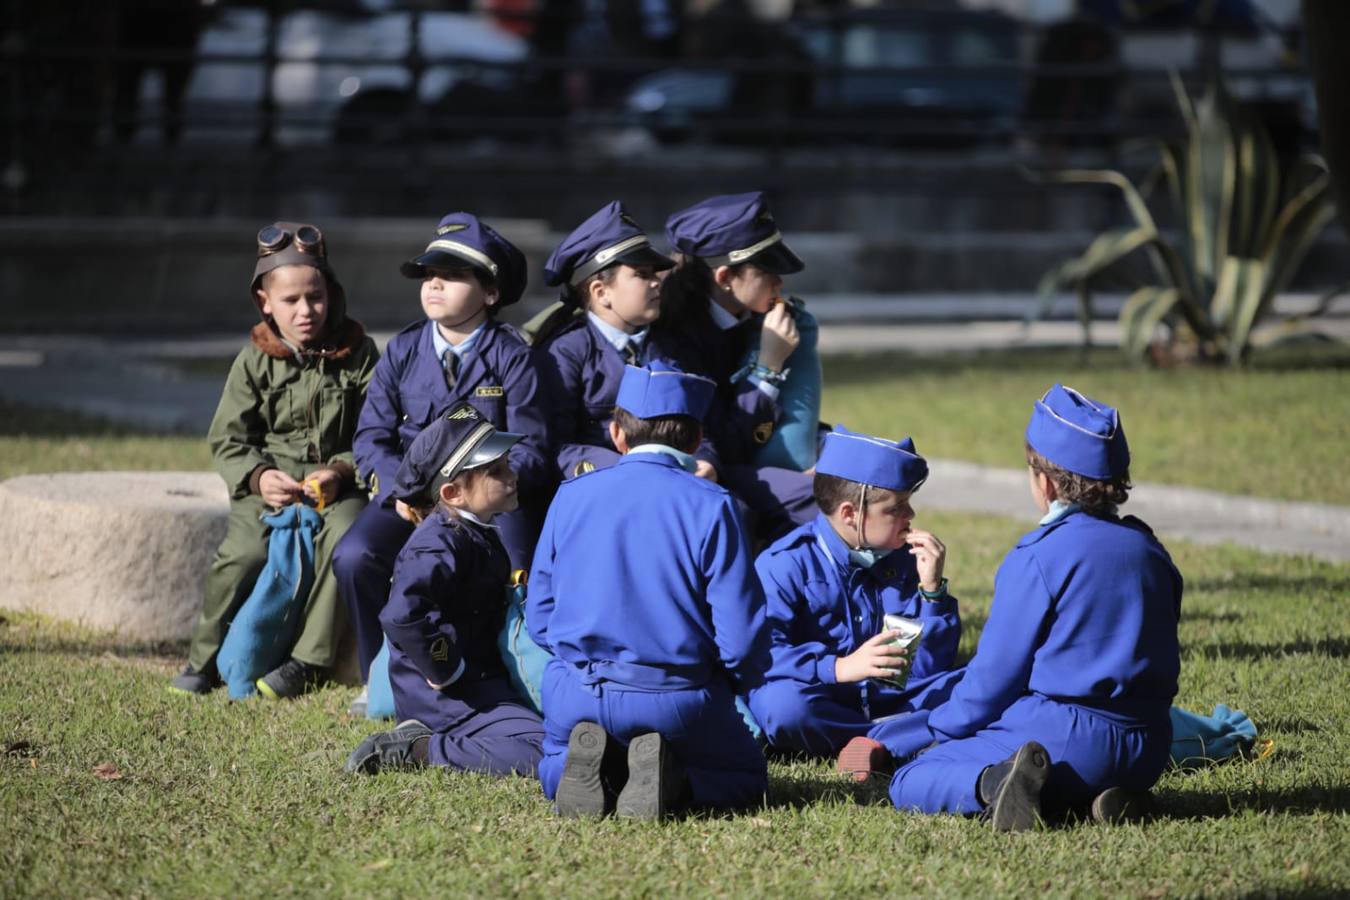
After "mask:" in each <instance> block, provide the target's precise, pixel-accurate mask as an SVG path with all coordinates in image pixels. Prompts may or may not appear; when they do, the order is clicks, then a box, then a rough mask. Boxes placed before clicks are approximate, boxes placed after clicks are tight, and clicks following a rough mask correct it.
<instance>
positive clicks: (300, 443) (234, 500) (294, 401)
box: [171, 222, 379, 699]
mask: <svg viewBox="0 0 1350 900" xmlns="http://www.w3.org/2000/svg"><path fill="white" fill-rule="evenodd" d="M250 291H251V294H252V300H253V303H254V304H255V305H256V306H257V308H258V312H259V313H260V314H261V316H262V319H263V321H262V322H260V323H259V324H257V325H255V326H254V327H253V331H252V334H251V335H250V337H251V340H250V343H249V345H248V346H246V347H245V348H244V349H243V350H241V351H239V355H238V356H237V357H235V360H234V365H233V366H231V368H230V374H229V376H228V378H227V379H226V381H225V390H224V392H223V393H222V395H221V398H220V405H219V406H218V407H217V408H216V415H215V418H213V419H212V420H211V429H210V431H209V432H208V434H207V440H208V442H209V443H210V445H211V454H212V456H213V457H214V459H215V464H216V468H217V469H218V470H219V471H220V474H221V477H222V478H224V479H225V484H226V486H228V488H229V490H230V515H229V524H228V527H227V530H226V532H225V539H224V540H223V541H222V542H221V544H220V549H219V550H217V551H216V557H215V560H214V561H213V562H212V563H211V571H210V573H209V574H208V575H207V578H206V588H205V597H204V600H203V602H202V612H201V615H200V616H198V618H197V623H196V625H195V626H194V627H193V630H192V646H191V648H190V649H189V651H188V665H187V668H185V669H184V670H183V672H182V673H181V674H180V675H178V676H177V677H176V678H174V679H173V682H172V684H171V688H172V689H173V690H175V691H178V692H182V693H190V694H204V693H207V692H208V691H210V690H211V689H212V688H214V687H217V686H218V685H220V683H221V681H220V675H219V673H218V672H217V670H216V652H217V651H218V650H219V649H220V645H221V642H222V641H223V640H224V637H225V633H226V629H227V628H228V627H229V624H230V621H231V620H232V619H233V618H234V615H235V613H236V612H237V611H238V610H239V607H240V606H241V605H242V604H243V602H244V600H245V599H246V598H247V597H248V596H249V592H250V591H251V590H252V589H253V586H254V582H255V581H256V580H257V577H258V573H259V572H260V571H261V570H262V568H263V566H264V564H265V563H266V562H267V550H268V529H267V526H266V525H264V524H263V523H262V522H261V521H260V518H261V516H263V515H264V514H266V513H267V512H268V511H269V509H280V508H283V507H286V506H289V505H290V504H292V503H301V502H303V503H308V504H311V505H317V506H320V507H321V509H320V514H321V515H322V516H323V519H324V524H323V528H322V529H321V530H320V531H319V533H318V535H317V537H316V539H315V542H314V570H315V571H314V585H313V587H312V589H311V590H310V592H309V596H308V597H307V598H306V599H305V606H304V613H303V616H304V618H303V622H302V624H301V626H300V636H299V638H298V639H297V640H296V642H295V645H294V647H293V648H292V650H291V653H290V656H291V658H290V659H288V660H286V661H285V662H283V663H282V664H281V665H280V666H278V667H277V668H276V669H274V670H273V671H272V672H270V673H268V674H267V675H265V676H263V677H262V678H260V679H258V682H257V688H258V690H259V691H260V692H261V693H262V694H263V695H264V696H266V697H271V698H273V699H277V698H283V697H295V696H298V695H299V694H302V693H304V692H305V691H307V690H309V689H310V688H312V687H314V686H315V685H316V684H317V683H318V682H319V681H320V680H321V679H322V678H323V676H324V675H325V673H326V671H327V669H328V668H329V667H330V666H331V665H332V664H333V662H334V661H335V658H336V655H337V649H338V644H339V640H340V638H341V636H342V630H343V628H344V627H345V620H346V617H345V616H344V615H343V612H342V609H341V604H340V602H339V599H338V591H337V581H336V579H335V578H334V577H333V571H332V565H331V562H332V553H333V547H334V545H335V544H336V543H337V541H338V539H339V538H340V537H342V534H343V533H344V532H345V531H346V530H347V528H348V527H349V526H350V525H351V523H352V522H353V521H354V520H355V519H356V516H357V514H358V513H359V512H360V511H361V508H362V507H364V506H365V504H366V494H365V491H364V490H362V489H360V486H359V485H358V484H357V479H356V469H355V467H354V466H353V462H352V435H353V433H354V432H355V430H356V416H357V412H358V411H359V410H360V408H361V399H362V397H363V396H364V395H365V390H366V384H367V383H368V382H369V381H370V376H371V372H372V371H373V370H374V367H375V362H376V359H377V358H378V357H379V353H378V352H377V351H376V349H375V343H374V341H372V340H371V339H370V338H368V337H367V336H366V333H365V330H364V329H362V327H361V324H360V323H359V322H357V321H356V320H355V319H349V318H347V298H346V294H345V293H344V292H343V290H342V285H341V284H340V283H339V282H338V279H337V276H336V275H335V274H334V273H333V269H332V267H331V266H330V265H329V264H328V254H327V250H326V247H325V244H324V239H323V235H322V234H321V233H320V232H319V229H317V228H315V227H314V226H313V225H302V224H298V223H294V222H277V223H275V224H273V225H269V226H267V227H265V228H263V229H262V230H261V231H259V232H258V261H257V264H256V265H255V266H254V270H253V282H252V285H251V288H250Z"/></svg>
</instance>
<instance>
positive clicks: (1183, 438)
mask: <svg viewBox="0 0 1350 900" xmlns="http://www.w3.org/2000/svg"><path fill="white" fill-rule="evenodd" d="M1309 353H1314V357H1313V358H1314V360H1315V362H1316V363H1317V364H1318V365H1317V367H1311V366H1310V365H1308V360H1307V355H1308V354H1309ZM1056 381H1059V382H1062V383H1064V384H1068V385H1070V386H1071V387H1075V388H1078V389H1079V390H1081V391H1083V392H1084V393H1087V394H1089V395H1090V396H1093V397H1096V398H1097V399H1099V400H1103V401H1105V402H1108V403H1110V404H1111V405H1113V406H1116V407H1118V408H1119V409H1120V410H1121V418H1122V421H1123V422H1124V424H1125V430H1126V433H1127V434H1128V435H1129V440H1130V452H1131V457H1132V465H1131V475H1132V476H1133V477H1134V479H1135V480H1136V481H1152V482H1162V483H1167V484H1185V485H1190V486H1193V487H1204V488H1210V489H1212V490H1217V491H1224V492H1226V493H1232V494H1253V495H1256V496H1261V497H1276V498H1281V499H1287V500H1307V501H1315V502H1322V503H1339V504H1350V469H1347V467H1346V465H1345V456H1346V447H1347V446H1350V350H1347V349H1345V348H1331V349H1323V350H1321V351H1320V352H1316V351H1309V350H1299V351H1294V350H1292V349H1291V350H1286V351H1279V352H1276V351H1271V352H1269V353H1266V354H1263V355H1258V356H1257V359H1256V364H1254V365H1253V367H1252V368H1251V369H1250V370H1248V371H1230V370H1228V369H1207V368H1187V369H1165V370H1157V369H1143V368H1136V367H1132V366H1128V365H1126V364H1125V363H1123V362H1122V361H1121V357H1120V354H1119V353H1118V352H1117V351H1114V350H1101V351H1097V352H1095V353H1094V355H1093V356H1092V358H1091V364H1090V365H1088V366H1084V365H1083V364H1082V363H1081V362H1080V360H1079V357H1078V354H1077V353H1076V352H1075V351H1071V350H1066V351H1036V352H1017V353H1008V352H1003V353H979V354H968V355H953V356H945V357H938V356H914V355H903V354H890V355H882V356H877V355H869V356H830V357H826V358H825V384H826V391H825V402H824V409H823V410H822V418H824V419H825V420H826V421H830V422H843V423H844V424H846V425H848V426H849V427H850V428H853V429H855V430H862V431H870V432H874V433H878V434H883V435H887V436H891V437H899V436H901V435H905V434H908V435H912V436H913V437H914V440H915V443H916V444H917V445H918V447H919V450H920V451H921V452H923V453H924V454H926V455H929V456H934V457H947V458H952V459H964V460H971V461H973V462H979V463H985V464H987V465H994V466H1004V467H1010V468H1015V467H1020V466H1022V465H1024V461H1025V458H1024V456H1023V454H1022V433H1023V430H1024V429H1025V428H1026V423H1027V417H1028V416H1029V415H1030V412H1031V404H1032V402H1033V401H1034V400H1035V399H1036V398H1038V397H1039V396H1040V395H1041V394H1042V393H1043V392H1044V391H1045V389H1046V388H1048V387H1050V385H1052V384H1053V383H1055V382H1056Z"/></svg>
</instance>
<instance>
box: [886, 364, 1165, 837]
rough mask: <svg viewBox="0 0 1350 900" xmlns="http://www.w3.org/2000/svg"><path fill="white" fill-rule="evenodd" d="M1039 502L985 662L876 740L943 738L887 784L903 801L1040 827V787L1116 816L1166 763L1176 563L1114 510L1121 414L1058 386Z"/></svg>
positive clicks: (911, 745) (993, 614)
mask: <svg viewBox="0 0 1350 900" xmlns="http://www.w3.org/2000/svg"><path fill="white" fill-rule="evenodd" d="M1026 444H1027V461H1028V466H1029V468H1028V474H1029V477H1030V483H1031V495H1032V498H1033V499H1034V500H1035V502H1036V505H1037V507H1038V508H1039V509H1040V511H1041V512H1042V513H1043V514H1044V518H1043V519H1041V525H1040V527H1039V528H1037V529H1036V530H1035V531H1032V532H1031V533H1029V534H1027V535H1026V536H1025V537H1023V538H1022V540H1021V541H1019V542H1018V544H1017V546H1016V547H1014V548H1013V550H1012V551H1011V552H1010V553H1009V554H1008V555H1007V557H1006V558H1005V559H1004V560H1003V564H1002V565H1001V566H1000V567H999V570H998V575H997V577H996V578H995V581H994V600H993V605H992V607H991V609H990V611H989V620H988V622H987V623H986V624H985V627H984V632H983V633H982V634H981V636H980V644H979V647H978V649H977V651H976V654H975V657H974V659H972V660H971V662H970V664H969V665H968V666H967V667H966V670H965V675H964V677H963V678H962V679H961V681H960V683H959V684H957V685H956V687H955V688H953V690H952V693H951V697H950V699H948V700H947V702H945V703H943V704H942V705H940V706H938V707H937V708H936V709H934V710H932V712H931V713H928V714H926V715H927V720H926V727H920V728H916V727H914V724H915V723H914V722H913V721H906V720H907V719H908V720H916V719H917V720H920V721H922V716H923V715H925V714H924V713H918V714H915V715H914V716H910V717H903V716H902V717H900V718H898V719H896V720H893V721H892V722H891V723H888V726H889V727H888V728H882V729H879V732H880V733H879V734H877V735H876V736H877V737H879V739H880V740H881V741H882V743H884V744H886V745H887V747H888V749H890V751H891V752H892V753H893V754H895V755H896V756H897V757H899V758H904V757H908V756H910V755H913V754H914V753H916V752H917V751H919V750H921V749H922V748H923V747H925V746H927V745H929V744H930V743H932V742H934V741H936V742H937V745H936V746H934V747H933V748H932V749H929V750H927V751H926V752H924V753H922V755H920V756H918V757H917V758H916V759H914V760H913V761H912V762H909V763H908V764H907V765H905V766H903V767H902V768H901V769H900V770H899V771H898V772H896V773H895V777H894V779H892V781H891V787H890V793H891V800H892V801H893V802H894V803H895V805H896V806H897V807H898V808H900V809H908V810H918V811H922V812H928V813H937V812H952V813H978V812H981V811H983V810H987V811H988V812H989V815H990V817H991V820H992V824H993V827H994V828H996V829H999V830H1020V829H1025V828H1030V827H1032V826H1033V825H1034V823H1035V820H1036V818H1037V816H1038V815H1040V812H1041V809H1042V806H1041V803H1042V798H1044V800H1045V802H1046V803H1047V805H1049V806H1051V807H1063V808H1085V807H1087V806H1088V804H1089V803H1091V804H1092V811H1093V814H1094V816H1096V817H1098V818H1108V819H1109V818H1114V817H1115V814H1116V812H1117V810H1115V809H1113V808H1112V807H1113V806H1115V805H1117V804H1119V803H1121V802H1122V801H1123V800H1125V799H1128V798H1129V796H1130V795H1131V793H1134V792H1142V791H1147V790H1148V789H1149V788H1150V787H1151V786H1152V785H1153V783H1154V781H1156V780H1157V778H1158V776H1159V774H1161V773H1162V771H1163V767H1164V766H1165V765H1166V764H1167V759H1168V750H1169V744H1170V742H1171V737H1172V728H1171V723H1170V720H1169V716H1168V709H1169V707H1170V706H1171V703H1172V698H1173V696H1175V694H1176V691H1177V676H1178V673H1179V671H1180V668H1181V657H1180V649H1179V646H1178V643H1177V619H1178V617H1179V615H1180V611H1181V592H1182V581H1181V575H1180V573H1178V572H1177V569H1176V567H1175V566H1174V565H1173V564H1172V560H1171V558H1170V557H1169V556H1168V555H1167V551H1166V550H1165V549H1163V546H1162V544H1160V543H1159V542H1158V541H1157V539H1156V538H1154V536H1153V533H1152V532H1151V531H1149V529H1148V526H1146V525H1145V524H1144V523H1143V522H1141V521H1139V520H1138V519H1135V518H1133V517H1130V516H1126V517H1124V518H1121V517H1120V516H1119V515H1118V514H1117V512H1116V508H1117V506H1119V505H1120V504H1121V503H1124V502H1125V500H1126V498H1127V496H1128V490H1129V462H1130V451H1129V447H1128V445H1127V444H1126V441H1125V432H1124V429H1123V428H1122V427H1121V424H1120V418H1119V415H1118V414H1117V412H1116V410H1114V409H1112V408H1111V407H1109V406H1104V405H1102V404H1099V403H1097V402H1095V401H1093V400H1090V399H1089V398H1087V397H1085V396H1083V395H1082V394H1080V393H1078V392H1077V391H1074V390H1071V389H1069V388H1065V387H1062V386H1061V385H1055V386H1054V387H1052V388H1051V389H1050V390H1049V391H1047V392H1046V393H1045V395H1044V396H1043V397H1042V398H1041V399H1040V400H1038V401H1037V402H1036V405H1035V407H1034V408H1033V410H1032V414H1031V421H1030V423H1029V424H1028V425H1027V431H1026Z"/></svg>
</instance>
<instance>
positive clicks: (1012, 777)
mask: <svg viewBox="0 0 1350 900" xmlns="http://www.w3.org/2000/svg"><path fill="white" fill-rule="evenodd" d="M1049 775H1050V754H1049V753H1047V752H1046V750H1045V748H1044V747H1042V746H1041V745H1040V744H1038V743H1036V742H1035V741H1027V742H1026V743H1025V744H1023V745H1022V746H1021V747H1019V748H1017V752H1016V753H1015V754H1013V755H1012V756H1011V757H1010V758H1008V759H1006V760H1004V761H1003V762H1001V763H998V764H997V765H993V766H989V767H988V768H986V769H985V770H984V772H982V773H981V774H980V780H979V783H978V786H977V788H976V792H977V793H978V794H979V797H980V802H982V803H984V804H985V812H986V813H987V814H988V816H989V824H990V826H991V827H992V828H993V829H994V830H995V831H1030V830H1031V829H1033V828H1035V827H1036V820H1037V819H1039V818H1040V817H1041V789H1042V788H1043V787H1045V780H1046V778H1047V777H1049Z"/></svg>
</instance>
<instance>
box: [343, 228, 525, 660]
mask: <svg viewBox="0 0 1350 900" xmlns="http://www.w3.org/2000/svg"><path fill="white" fill-rule="evenodd" d="M401 271H402V273H403V275H404V276H405V277H408V278H412V279H416V280H418V281H420V282H421V301H422V309H423V311H424V312H425V313H426V316H427V318H426V320H425V321H421V322H417V323H416V324H413V325H409V326H408V327H407V328H405V329H403V331H401V332H399V333H398V334H397V335H395V336H394V337H393V339H391V340H390V342H389V346H388V348H387V349H386V350H385V353H384V356H383V357H382V358H381V359H380V363H379V365H378V366H377V367H376V368H375V374H374V377H373V378H372V379H371V382H370V388H369V390H368V392H367V394H366V402H365V406H364V407H363V408H362V410H361V417H360V421H359V422H358V425H357V429H356V436H355V439H354V451H355V457H356V464H357V467H358V468H359V470H360V472H361V474H362V475H363V476H364V477H365V478H366V480H367V482H368V483H369V485H370V488H371V503H370V505H368V506H367V507H366V508H365V510H363V511H362V514H361V516H360V517H359V518H357V520H356V522H355V524H354V525H353V526H352V528H351V530H350V531H348V532H347V534H346V536H345V537H344V539H343V541H342V542H341V543H340V544H339V545H338V546H337V549H336V551H335V552H334V557H333V567H334V570H335V571H336V573H337V576H338V584H339V587H340V589H341V592H342V597H343V600H344V602H345V603H346V605H347V608H348V610H349V612H350V614H351V620H352V622H353V623H354V625H355V627H356V632H357V648H358V652H359V656H360V661H361V678H362V680H365V678H366V677H367V673H368V672H369V670H370V663H371V660H373V659H374V658H375V655H376V654H377V653H378V652H379V650H380V642H381V640H382V635H381V632H380V628H379V614H380V609H381V608H382V607H383V606H384V603H385V599H386V597H387V596H388V594H389V577H390V574H391V573H392V571H393V564H394V557H395V556H397V555H398V552H399V549H400V548H401V547H402V546H403V542H404V541H406V540H407V539H408V536H409V535H410V534H412V530H413V523H412V521H411V520H410V517H409V514H408V509H407V507H406V505H404V504H403V503H401V502H400V501H398V500H397V499H396V498H395V497H394V496H392V495H391V494H390V492H389V487H390V485H392V484H393V482H394V479H395V477H396V476H397V473H398V469H399V464H400V462H401V461H402V459H403V455H404V453H405V451H406V450H407V449H408V447H409V445H411V444H412V441H413V439H414V438H416V437H417V435H418V434H419V433H420V432H421V431H422V429H424V428H426V427H427V425H429V424H430V423H431V422H433V421H436V420H437V419H438V418H440V417H441V416H442V415H443V414H444V413H445V411H446V410H447V409H449V408H450V407H451V406H453V405H454V404H456V403H461V402H463V403H468V404H469V405H471V406H472V407H474V408H475V409H477V410H478V412H479V413H480V414H481V415H482V416H483V417H484V418H485V419H487V420H488V421H489V422H491V423H492V424H493V425H494V426H495V427H497V428H500V429H503V430H509V431H511V432H513V433H515V434H520V435H522V436H523V437H522V439H521V440H520V442H519V443H517V444H515V445H514V446H513V447H512V448H511V454H510V455H511V465H512V466H513V467H514V468H515V470H516V473H517V475H518V477H519V481H520V497H521V507H522V508H521V509H518V510H516V511H515V512H512V513H509V514H506V515H503V516H501V517H500V519H499V521H498V524H499V526H500V529H501V537H502V542H503V543H504V544H505V545H506V549H507V552H508V553H509V554H510V556H511V562H512V565H513V566H514V567H516V568H522V569H527V568H529V558H530V553H531V552H532V549H533V546H534V539H535V536H536V533H537V531H538V521H539V518H540V517H541V516H542V511H543V504H544V502H545V497H546V494H547V491H548V489H549V483H550V476H549V472H548V466H547V463H546V462H545V458H544V453H545V452H546V449H547V446H548V440H547V429H546V425H545V421H544V413H543V408H542V407H543V403H542V398H541V396H540V392H539V383H538V378H537V375H536V370H535V368H534V364H533V362H532V360H531V358H530V351H529V348H528V347H527V346H526V344H525V342H524V341H523V340H522V339H521V337H520V335H519V334H517V333H516V331H515V329H514V328H512V327H511V326H510V325H506V324H503V323H501V322H498V321H496V319H495V318H494V317H493V316H494V313H495V311H496V310H498V309H501V308H502V307H505V306H509V305H511V304H512V303H515V302H516V301H517V300H519V299H520V296H521V294H522V293H523V292H524V290H525V281H526V270H525V257H524V255H523V254H522V253H521V252H520V250H518V249H517V248H516V247H515V245H513V244H512V243H511V242H510V241H508V240H506V238H504V237H502V236H501V235H500V234H498V233H497V232H496V231H494V230H493V229H492V228H491V227H489V226H488V225H487V224H485V223H483V222H481V221H479V220H478V219H477V218H476V217H475V216H472V215H470V214H469V213H462V212H461V213H451V214H449V215H447V216H445V217H444V218H443V219H441V222H440V225H439V226H438V227H437V229H436V234H435V237H434V238H433V240H432V241H431V243H430V244H428V245H427V248H426V251H425V252H424V253H422V255H420V256H418V257H417V258H416V259H413V260H411V261H409V262H405V263H404V264H403V266H402V269H401Z"/></svg>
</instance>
